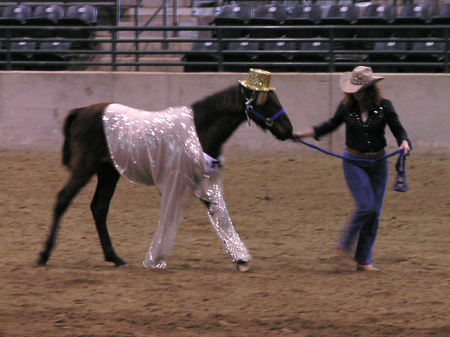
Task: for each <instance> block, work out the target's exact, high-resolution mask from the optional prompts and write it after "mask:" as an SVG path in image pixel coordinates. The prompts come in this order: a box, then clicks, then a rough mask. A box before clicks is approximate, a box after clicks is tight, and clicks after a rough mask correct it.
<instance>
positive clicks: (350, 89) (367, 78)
mask: <svg viewBox="0 0 450 337" xmlns="http://www.w3.org/2000/svg"><path fill="white" fill-rule="evenodd" d="M383 79H384V77H382V76H375V75H374V74H373V72H372V68H370V67H364V66H358V67H356V68H355V69H353V71H352V72H347V73H345V74H344V75H342V77H341V83H340V84H341V89H342V91H343V92H346V93H348V94H354V93H355V92H358V91H359V90H361V89H364V88H367V87H369V86H371V85H373V84H375V83H377V82H379V81H381V80H383Z"/></svg>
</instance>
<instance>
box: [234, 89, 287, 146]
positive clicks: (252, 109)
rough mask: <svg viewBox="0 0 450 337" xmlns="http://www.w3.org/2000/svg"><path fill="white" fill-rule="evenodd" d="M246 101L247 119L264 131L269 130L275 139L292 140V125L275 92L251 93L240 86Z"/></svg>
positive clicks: (251, 91)
mask: <svg viewBox="0 0 450 337" xmlns="http://www.w3.org/2000/svg"><path fill="white" fill-rule="evenodd" d="M241 89H242V94H243V95H244V97H245V99H246V114H247V118H250V119H251V120H253V121H254V122H255V123H256V124H257V125H259V126H260V127H261V128H262V129H264V130H269V131H270V132H271V133H272V134H273V135H274V136H275V137H276V138H277V139H279V140H286V139H291V138H292V131H293V129H292V124H291V121H290V120H289V117H288V116H287V114H286V112H285V111H284V109H283V106H282V105H281V103H280V101H279V100H278V96H277V94H276V93H275V91H273V90H270V91H253V90H250V89H247V88H245V87H244V86H242V85H241Z"/></svg>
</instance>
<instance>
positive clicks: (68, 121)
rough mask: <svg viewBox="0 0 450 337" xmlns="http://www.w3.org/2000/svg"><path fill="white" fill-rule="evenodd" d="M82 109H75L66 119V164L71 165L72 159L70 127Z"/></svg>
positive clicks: (64, 160)
mask: <svg viewBox="0 0 450 337" xmlns="http://www.w3.org/2000/svg"><path fill="white" fill-rule="evenodd" d="M80 111H81V109H73V110H71V111H70V112H69V114H68V115H67V117H66V119H65V121H64V129H63V133H64V144H63V148H62V163H63V165H64V166H67V167H69V164H70V160H71V159H72V150H71V148H70V127H71V126H72V123H73V121H74V120H75V119H77V117H78V115H79V113H80Z"/></svg>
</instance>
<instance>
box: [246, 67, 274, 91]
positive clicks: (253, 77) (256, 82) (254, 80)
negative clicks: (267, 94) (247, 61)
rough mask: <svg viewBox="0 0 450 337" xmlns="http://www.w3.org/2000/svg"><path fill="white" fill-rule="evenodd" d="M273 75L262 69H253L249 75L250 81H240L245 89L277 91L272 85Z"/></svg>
mask: <svg viewBox="0 0 450 337" xmlns="http://www.w3.org/2000/svg"><path fill="white" fill-rule="evenodd" d="M270 80H271V73H270V72H269V71H265V70H261V69H253V68H251V69H250V71H249V74H248V80H243V81H241V80H240V81H239V83H241V84H242V85H243V86H244V87H246V88H247V89H250V90H254V91H271V90H275V88H274V87H272V86H271V85H270Z"/></svg>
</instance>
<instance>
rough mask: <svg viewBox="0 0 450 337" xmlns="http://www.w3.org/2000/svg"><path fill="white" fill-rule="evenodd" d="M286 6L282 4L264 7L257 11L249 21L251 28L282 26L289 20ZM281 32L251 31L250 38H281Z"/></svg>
mask: <svg viewBox="0 0 450 337" xmlns="http://www.w3.org/2000/svg"><path fill="white" fill-rule="evenodd" d="M287 17H288V15H287V10H286V6H284V5H281V4H271V5H262V6H260V7H258V8H256V9H255V11H254V12H253V17H252V18H251V19H250V20H249V21H248V25H250V26H281V25H282V24H283V23H284V21H285V20H286V19H287ZM282 35H283V33H282V32H281V30H279V31H276V30H268V29H265V30H257V29H252V30H250V36H251V37H254V38H276V37H281V36H282Z"/></svg>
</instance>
